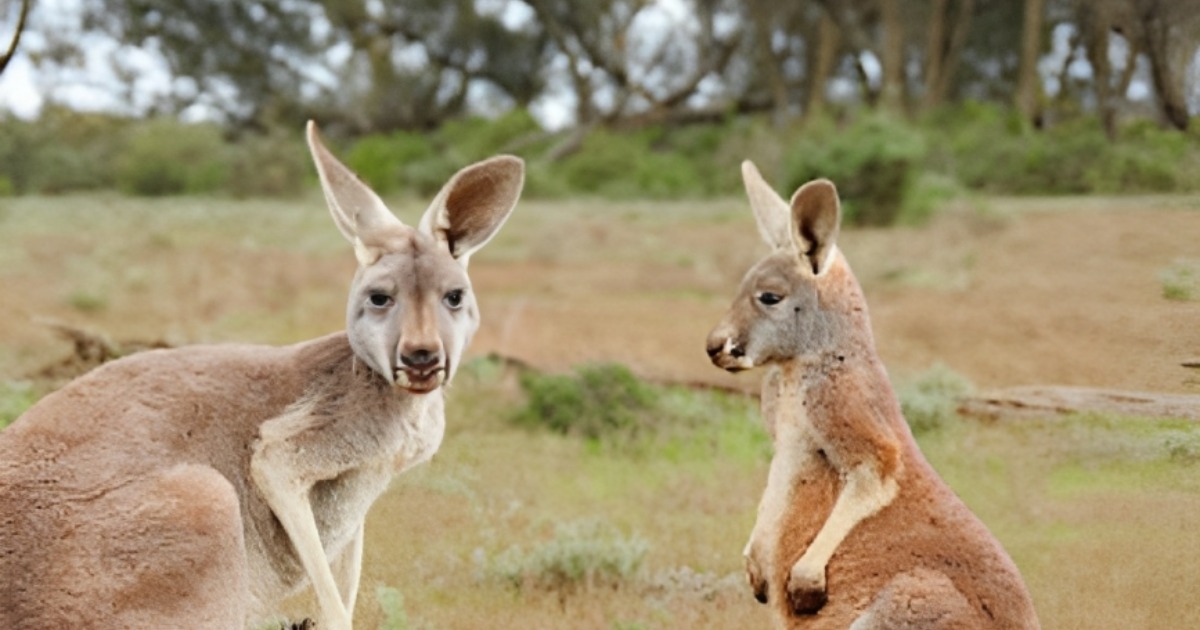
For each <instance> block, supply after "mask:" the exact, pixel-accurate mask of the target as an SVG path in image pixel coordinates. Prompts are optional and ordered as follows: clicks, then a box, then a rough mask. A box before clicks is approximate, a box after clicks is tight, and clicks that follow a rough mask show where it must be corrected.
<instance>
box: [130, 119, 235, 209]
mask: <svg viewBox="0 0 1200 630" xmlns="http://www.w3.org/2000/svg"><path fill="white" fill-rule="evenodd" d="M229 171H230V163H229V155H228V152H227V150H226V145H225V142H224V140H223V139H222V137H221V130H220V128H219V127H217V126H216V125H211V124H187V123H181V122H178V121H176V120H172V119H169V118H159V119H155V120H151V121H148V122H145V123H141V124H138V125H137V126H135V127H133V128H132V129H131V131H130V137H129V144H128V146H127V148H126V150H125V153H124V154H123V155H122V156H121V158H120V159H119V160H118V163H117V183H118V185H119V186H120V188H121V189H122V190H124V191H125V192H127V193H130V194H134V195H145V196H161V195H178V194H201V193H213V192H217V191H220V190H223V189H224V187H225V185H226V182H227V180H228V178H229Z"/></svg>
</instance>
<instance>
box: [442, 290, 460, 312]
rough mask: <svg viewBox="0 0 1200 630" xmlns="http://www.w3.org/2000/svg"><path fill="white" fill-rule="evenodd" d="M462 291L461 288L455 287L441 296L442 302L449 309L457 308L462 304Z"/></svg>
mask: <svg viewBox="0 0 1200 630" xmlns="http://www.w3.org/2000/svg"><path fill="white" fill-rule="evenodd" d="M462 299H463V292H462V289H455V290H453V291H451V292H449V293H447V294H446V295H445V296H443V297H442V303H443V304H445V305H446V308H449V309H450V310H458V308H459V307H461V306H462Z"/></svg>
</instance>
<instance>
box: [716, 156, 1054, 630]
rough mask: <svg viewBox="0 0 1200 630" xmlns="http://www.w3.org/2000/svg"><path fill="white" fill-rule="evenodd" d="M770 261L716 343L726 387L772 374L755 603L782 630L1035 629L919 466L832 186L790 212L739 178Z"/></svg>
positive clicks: (999, 568) (965, 512)
mask: <svg viewBox="0 0 1200 630" xmlns="http://www.w3.org/2000/svg"><path fill="white" fill-rule="evenodd" d="M742 176H743V180H744V182H745V185H746V191H747V193H748V195H749V197H750V205H751V208H752V209H753V211H754V216H755V218H756V220H757V224H758V228H759V231H760V233H761V235H762V237H763V239H764V240H765V241H766V242H767V244H768V245H769V246H771V247H772V248H773V252H772V253H771V254H769V255H767V256H766V257H764V258H763V259H762V260H760V261H759V262H758V263H757V264H755V265H754V266H753V267H752V268H751V269H750V271H749V272H748V273H747V274H746V276H745V278H744V279H743V280H742V284H741V287H740V288H739V290H738V294H737V297H736V298H735V299H734V301H733V305H732V306H731V307H730V309H729V311H728V312H727V313H726V315H725V316H724V318H723V319H722V320H721V322H720V323H719V324H717V326H716V328H715V329H713V331H712V333H711V334H710V335H709V337H708V341H707V351H708V355H709V357H710V358H711V359H712V362H713V363H714V364H715V365H716V366H717V367H720V368H723V369H725V370H728V371H730V372H738V371H741V370H748V369H751V368H755V367H760V366H762V367H766V368H767V372H766V374H765V376H764V380H763V385H762V415H763V418H764V421H765V423H766V425H767V429H768V431H769V433H770V435H771V439H772V443H773V444H774V451H775V452H774V455H773V457H772V459H771V465H770V469H769V472H768V476H767V487H766V490H765V492H764V493H763V496H762V499H761V502H760V504H759V507H758V516H757V520H756V522H755V524H754V529H753V532H752V533H751V535H750V541H749V542H748V544H747V545H746V547H745V550H744V552H743V553H744V556H745V560H746V575H747V578H748V580H749V582H750V586H751V589H752V590H753V592H754V596H755V597H756V598H757V599H758V601H760V602H762V603H770V604H772V608H773V610H774V612H775V617H776V619H777V621H778V625H779V627H782V628H847V627H849V628H853V629H854V630H868V629H873V628H913V629H918V628H919V629H928V630H932V629H951V628H1020V629H1028V628H1037V627H1038V626H1039V624H1038V620H1037V617H1036V615H1035V613H1034V609H1033V604H1032V602H1031V600H1030V597H1029V593H1028V591H1027V590H1026V588H1025V585H1024V583H1023V581H1022V580H1021V576H1020V574H1019V573H1018V571H1017V568H1016V566H1015V565H1014V564H1013V562H1012V560H1011V559H1010V558H1009V557H1008V555H1007V554H1006V553H1005V551H1004V550H1003V548H1001V546H1000V544H999V543H998V542H997V541H996V540H995V539H994V538H993V537H992V535H991V534H990V533H989V532H988V530H987V528H986V527H984V525H983V524H982V523H981V522H980V521H979V520H978V519H977V518H976V517H975V516H974V515H973V514H972V513H971V512H970V510H969V509H968V508H967V507H966V506H965V505H964V504H963V503H962V501H961V500H959V498H958V497H957V496H955V494H954V493H953V491H951V490H950V488H949V487H948V486H946V484H945V483H944V482H943V481H942V480H941V479H940V478H939V477H938V475H937V473H936V472H934V470H933V468H932V467H931V466H930V465H929V463H928V462H927V461H926V460H925V458H924V456H922V454H921V451H920V450H919V448H918V447H917V443H916V441H915V440H913V437H912V434H911V433H910V432H909V429H908V425H907V423H906V422H905V421H904V418H903V416H902V415H901V412H900V406H899V403H898V402H897V399H896V395H895V393H894V391H893V390H892V387H891V385H890V383H889V381H888V377H887V373H886V371H885V370H884V366H883V363H882V362H881V361H880V359H879V357H878V355H877V354H876V351H875V342H874V339H873V338H872V335H871V325H870V320H869V319H868V316H867V304H866V300H865V299H864V297H863V293H862V289H861V288H860V287H859V285H858V282H857V280H855V278H854V274H853V273H852V272H851V271H850V267H849V265H848V264H847V263H846V259H845V258H844V257H843V256H842V254H841V252H840V251H839V250H838V248H837V245H836V239H837V235H838V230H839V225H840V220H841V206H840V201H839V199H838V194H837V189H836V188H835V187H834V185H833V184H832V183H831V182H829V181H828V180H823V179H822V180H816V181H812V182H809V183H807V184H805V185H803V186H801V187H800V189H799V190H797V191H796V193H795V195H794V196H793V197H792V200H791V204H788V203H787V202H786V201H784V200H783V199H782V198H781V197H779V195H777V194H776V193H775V191H774V190H772V189H771V187H770V186H768V185H767V183H766V182H765V181H764V180H763V178H762V176H761V175H760V174H759V172H758V169H756V168H755V166H754V165H753V164H752V163H750V162H748V161H747V162H744V163H743V164H742Z"/></svg>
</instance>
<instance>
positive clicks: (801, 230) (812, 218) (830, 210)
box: [791, 179, 842, 274]
mask: <svg viewBox="0 0 1200 630" xmlns="http://www.w3.org/2000/svg"><path fill="white" fill-rule="evenodd" d="M791 215H792V237H793V238H794V239H795V243H796V250H797V252H798V253H799V255H800V256H801V257H802V258H805V259H806V260H807V261H808V264H809V266H811V267H812V270H813V273H815V274H820V273H822V272H824V271H825V269H827V268H828V267H829V262H830V255H831V254H832V253H833V249H834V245H835V244H836V241H837V236H838V229H839V226H840V224H841V216H842V205H841V202H840V201H839V200H838V193H837V187H835V186H834V185H833V182H831V181H829V180H828V179H816V180H813V181H811V182H808V183H807V184H805V185H803V186H801V187H800V189H799V190H797V191H796V194H794V195H792V212H791Z"/></svg>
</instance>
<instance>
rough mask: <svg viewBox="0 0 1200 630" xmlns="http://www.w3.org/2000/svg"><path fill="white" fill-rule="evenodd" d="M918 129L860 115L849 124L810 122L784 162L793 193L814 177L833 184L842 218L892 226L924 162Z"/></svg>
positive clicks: (787, 185)
mask: <svg viewBox="0 0 1200 630" xmlns="http://www.w3.org/2000/svg"><path fill="white" fill-rule="evenodd" d="M925 152H926V143H925V138H924V135H923V134H922V133H921V132H920V131H919V130H917V129H915V128H913V127H911V126H909V125H906V124H904V123H902V122H900V121H899V120H897V119H894V118H891V117H888V116H879V115H869V116H863V117H861V118H859V119H858V120H856V121H854V122H853V123H851V124H849V125H845V126H843V125H835V124H833V123H831V122H829V121H814V122H813V123H812V124H811V125H809V126H808V127H806V128H805V129H804V132H803V133H802V134H801V135H800V137H799V139H798V141H797V142H796V143H795V144H794V145H793V146H791V147H790V148H789V149H788V152H787V154H786V155H785V157H784V160H783V184H784V188H785V189H786V190H789V191H792V190H795V189H797V188H799V187H800V186H801V185H802V184H804V183H805V182H807V181H809V180H813V179H816V178H818V177H826V178H829V179H831V180H833V182H834V183H835V184H836V185H837V187H838V192H839V194H840V195H841V197H842V205H843V208H842V213H843V220H844V221H846V222H848V223H852V224H855V223H857V224H860V225H891V224H893V223H896V222H897V218H898V217H899V216H900V213H901V210H902V209H903V208H904V204H905V199H906V198H907V196H908V194H909V191H910V190H911V189H912V186H913V183H914V182H915V180H916V176H917V173H918V172H919V169H920V167H921V163H922V161H923V160H924V157H925Z"/></svg>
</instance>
